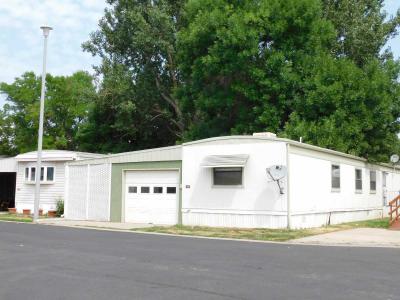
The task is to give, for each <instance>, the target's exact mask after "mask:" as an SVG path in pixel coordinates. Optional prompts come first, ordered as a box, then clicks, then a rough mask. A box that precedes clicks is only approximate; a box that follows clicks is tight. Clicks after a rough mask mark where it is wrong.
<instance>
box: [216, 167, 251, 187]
mask: <svg viewBox="0 0 400 300" xmlns="http://www.w3.org/2000/svg"><path fill="white" fill-rule="evenodd" d="M219 168H222V169H226V168H228V169H229V168H234V169H237V168H240V169H241V170H242V180H241V181H242V183H241V184H232V185H230V184H215V183H214V174H215V173H214V172H215V170H214V169H219ZM210 170H211V186H212V187H213V188H225V189H232V188H233V189H234V188H243V187H244V167H215V168H210Z"/></svg>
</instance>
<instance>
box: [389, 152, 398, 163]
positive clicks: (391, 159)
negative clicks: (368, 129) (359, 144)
mask: <svg viewBox="0 0 400 300" xmlns="http://www.w3.org/2000/svg"><path fill="white" fill-rule="evenodd" d="M399 159H400V157H399V156H398V155H397V154H393V155H392V156H391V157H390V161H391V162H392V163H394V164H395V163H397V162H398V161H399Z"/></svg>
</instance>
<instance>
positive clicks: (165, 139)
mask: <svg viewBox="0 0 400 300" xmlns="http://www.w3.org/2000/svg"><path fill="white" fill-rule="evenodd" d="M102 75H103V80H102V82H101V84H100V87H99V91H98V93H97V94H96V96H95V98H94V99H93V104H92V106H91V108H90V113H89V118H88V122H87V123H86V124H84V126H82V130H81V131H80V133H79V135H78V142H79V144H80V148H81V149H83V150H85V151H91V152H101V153H118V152H124V151H130V150H137V149H144V148H152V147H158V146H164V145H170V144H173V143H175V138H173V137H172V136H171V130H170V129H169V127H168V126H170V122H169V121H168V120H166V119H165V118H164V117H162V112H161V111H160V112H159V116H158V115H154V109H159V108H157V107H155V106H154V105H155V104H154V102H149V101H147V100H148V96H149V95H146V94H142V93H148V94H150V95H151V94H152V93H153V91H152V90H151V88H150V87H149V89H148V90H147V89H144V88H143V89H142V88H139V89H137V84H138V83H133V81H132V76H131V72H130V71H129V70H128V69H127V68H126V67H125V66H123V65H122V64H106V63H103V65H102ZM140 84H144V83H140Z"/></svg>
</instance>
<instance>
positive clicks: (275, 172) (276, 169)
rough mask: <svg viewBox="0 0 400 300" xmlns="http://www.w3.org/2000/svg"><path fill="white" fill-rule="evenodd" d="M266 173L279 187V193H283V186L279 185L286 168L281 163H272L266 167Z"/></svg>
mask: <svg viewBox="0 0 400 300" xmlns="http://www.w3.org/2000/svg"><path fill="white" fill-rule="evenodd" d="M267 175H268V177H269V178H270V179H271V180H272V181H275V182H276V184H277V185H278V188H279V193H280V194H281V195H283V194H284V192H283V187H282V186H281V180H282V179H283V178H284V177H286V175H287V168H286V166H283V165H274V166H271V167H269V168H267Z"/></svg>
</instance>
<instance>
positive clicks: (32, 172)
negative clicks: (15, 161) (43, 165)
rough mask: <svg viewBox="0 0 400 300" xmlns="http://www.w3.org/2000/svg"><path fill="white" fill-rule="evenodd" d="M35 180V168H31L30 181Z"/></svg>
mask: <svg viewBox="0 0 400 300" xmlns="http://www.w3.org/2000/svg"><path fill="white" fill-rule="evenodd" d="M35 180H36V168H35V167H33V168H31V181H35Z"/></svg>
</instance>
